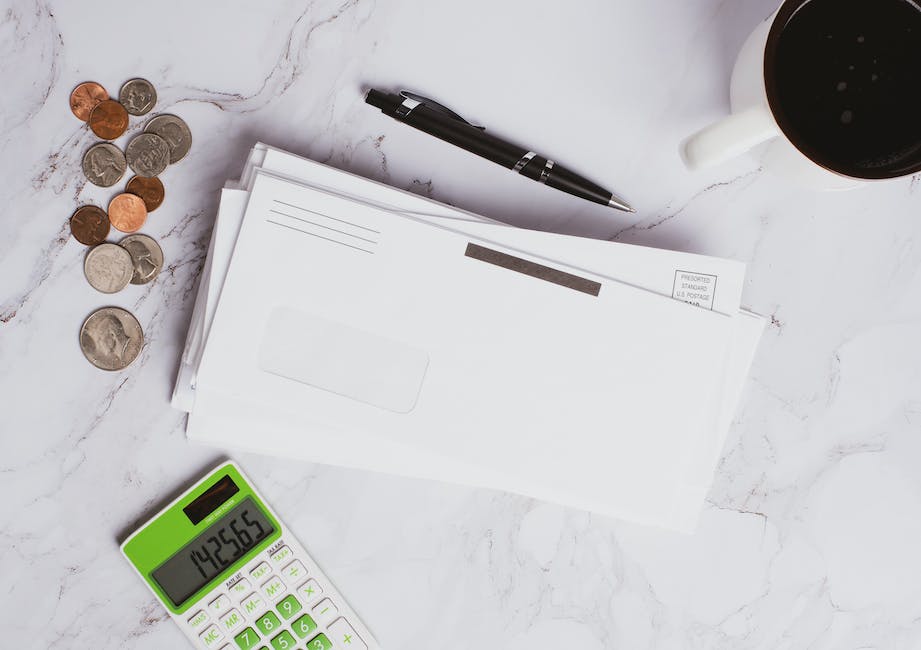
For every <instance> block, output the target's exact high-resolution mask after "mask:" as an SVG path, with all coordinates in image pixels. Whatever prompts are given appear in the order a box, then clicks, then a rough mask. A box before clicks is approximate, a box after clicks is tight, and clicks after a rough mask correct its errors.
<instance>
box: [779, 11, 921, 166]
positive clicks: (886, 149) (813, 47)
mask: <svg viewBox="0 0 921 650" xmlns="http://www.w3.org/2000/svg"><path fill="white" fill-rule="evenodd" d="M919 2H921V0H919ZM789 4H790V3H788V6H789ZM781 11H782V13H781V14H780V16H779V17H778V20H781V19H783V18H784V14H783V11H784V10H781ZM788 13H789V12H788ZM777 29H778V28H777V27H776V26H775V29H774V32H772V35H771V37H770V38H771V39H773V43H772V41H771V40H769V47H768V58H767V59H766V65H765V72H766V80H767V86H768V95H769V99H770V101H771V108H772V110H773V111H774V114H775V116H776V117H777V119H778V122H779V123H780V126H781V128H783V130H784V132H785V133H786V134H787V136H788V137H789V138H790V139H791V140H792V141H793V143H794V144H795V145H796V146H797V147H798V148H799V149H800V150H801V151H803V153H805V154H806V155H807V156H809V157H810V158H812V159H813V160H814V161H815V162H817V163H819V164H821V165H824V166H825V167H828V168H830V169H833V170H835V171H838V172H840V173H843V174H847V175H849V176H857V177H864V178H887V177H892V176H899V175H902V174H907V173H913V172H914V171H917V170H918V169H921V6H919V4H916V3H915V2H913V1H911V0H809V1H808V2H805V3H802V5H801V6H800V7H799V8H798V9H796V10H795V11H794V12H793V13H792V15H790V16H788V17H787V18H786V22H785V24H784V25H783V26H782V29H780V31H777Z"/></svg>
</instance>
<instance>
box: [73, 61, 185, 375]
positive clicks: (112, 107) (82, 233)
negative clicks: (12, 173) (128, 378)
mask: <svg viewBox="0 0 921 650" xmlns="http://www.w3.org/2000/svg"><path fill="white" fill-rule="evenodd" d="M156 102H157V91H156V89H154V87H153V84H151V83H150V82H149V81H147V80H145V79H131V80H129V81H127V82H125V84H124V85H122V87H121V90H120V91H119V93H118V100H114V99H111V98H110V97H109V94H108V92H106V89H105V88H103V87H102V86H101V85H100V84H98V83H96V82H93V81H88V82H85V83H81V84H80V85H78V86H77V87H76V88H74V90H73V92H72V93H71V95H70V110H71V111H72V112H73V114H74V115H75V116H76V117H77V119H79V120H82V121H84V122H86V123H87V124H88V126H89V128H90V130H92V132H93V133H94V134H96V136H98V137H99V138H101V139H102V140H115V139H117V138H119V137H121V136H122V135H123V134H124V133H125V131H126V130H127V128H128V121H129V116H132V115H133V116H140V115H146V114H147V113H149V112H150V111H151V109H153V107H154V105H155V104H156ZM191 146H192V134H191V132H190V131H189V127H188V126H187V125H186V123H185V122H184V121H183V120H182V119H180V118H179V117H176V116H175V115H167V114H163V115H157V116H155V117H153V118H152V119H151V120H149V121H148V122H147V124H146V125H145V127H144V132H143V133H141V134H139V135H136V136H135V137H134V138H132V139H131V141H130V142H128V146H127V147H125V151H124V153H123V152H122V150H121V149H119V148H118V147H117V146H116V145H114V144H112V142H97V143H96V144H94V145H93V146H91V147H90V148H89V149H88V150H87V151H86V153H85V154H84V155H83V165H82V166H83V174H84V176H86V179H87V180H88V181H89V182H90V183H92V184H94V185H98V186H100V187H112V186H113V185H115V184H116V183H117V182H118V181H119V180H121V178H122V177H123V176H124V174H125V171H126V170H127V168H129V167H130V168H131V170H132V171H133V172H134V174H135V176H133V177H132V178H131V179H130V180H129V181H128V183H127V185H126V187H125V191H124V192H122V193H120V194H117V195H116V196H114V197H112V199H111V200H110V201H109V204H108V208H107V210H103V209H102V208H100V207H97V206H95V205H83V206H80V207H79V208H77V210H76V211H75V212H74V213H73V215H72V216H71V218H70V230H71V233H72V234H73V236H74V239H76V240H77V241H79V242H80V243H81V244H85V245H87V246H91V247H92V248H90V250H89V252H88V253H87V255H86V259H85V261H84V264H83V271H84V274H85V275H86V279H87V281H88V282H89V283H90V285H91V286H92V287H93V288H94V289H96V290H97V291H100V292H102V293H106V294H111V293H116V292H118V291H121V290H122V289H124V288H125V287H126V286H128V285H129V284H147V283H148V282H150V281H152V280H153V279H154V278H155V277H156V276H157V274H158V273H159V272H160V269H161V268H163V251H162V249H161V248H160V245H159V244H158V243H157V242H156V240H154V239H153V238H152V237H148V236H147V235H142V234H129V235H128V236H127V237H124V238H123V239H122V240H121V241H119V242H117V243H110V242H107V241H106V239H107V238H108V236H109V232H110V230H111V228H115V229H116V230H118V231H121V232H123V233H136V232H137V231H138V230H140V229H141V227H142V226H143V225H144V223H145V222H146V220H147V215H148V214H149V213H151V212H153V211H154V210H156V209H157V208H158V207H160V205H161V204H162V203H163V199H164V197H165V189H164V187H163V183H162V181H161V180H160V179H159V178H158V177H159V175H160V174H161V173H162V172H163V171H164V170H165V169H166V168H167V167H168V166H169V165H171V164H173V163H176V162H178V161H179V160H181V159H182V158H183V157H184V156H185V155H186V154H187V153H188V152H189V149H190V148H191ZM143 342H144V334H143V331H142V330H141V326H140V323H138V320H137V319H136V318H135V317H134V316H133V315H132V314H130V313H129V312H127V311H125V310H124V309H119V308H117V307H105V308H103V309H99V310H97V311H95V312H93V313H92V314H90V316H89V317H88V318H87V319H86V321H85V322H84V323H83V327H82V328H81V330H80V347H81V349H82V350H83V354H84V356H86V358H87V359H88V360H89V361H90V363H92V364H93V365H95V366H96V367H98V368H102V369H103V370H121V369H122V368H125V367H127V366H128V365H129V364H130V363H131V362H132V361H134V359H135V358H136V357H137V355H138V353H139V352H140V350H141V347H142V345H143Z"/></svg>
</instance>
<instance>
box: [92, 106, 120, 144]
mask: <svg viewBox="0 0 921 650" xmlns="http://www.w3.org/2000/svg"><path fill="white" fill-rule="evenodd" d="M90 128H91V129H93V133H95V134H96V135H98V136H99V137H100V138H102V139H103V140H114V139H115V138H117V137H118V136H120V135H121V134H122V133H124V132H125V129H127V128H128V111H126V110H125V107H124V106H122V105H121V104H119V103H118V102H117V101H115V100H114V99H106V100H103V101H101V102H99V103H98V104H96V106H95V107H94V108H93V110H91V111H90Z"/></svg>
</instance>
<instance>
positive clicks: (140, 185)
mask: <svg viewBox="0 0 921 650" xmlns="http://www.w3.org/2000/svg"><path fill="white" fill-rule="evenodd" d="M125 191H126V192H128V193H129V194H136V195H138V196H139V197H141V199H142V200H143V201H144V207H146V208H147V211H148V212H153V211H154V210H156V209H157V208H159V207H160V204H161V203H163V197H164V196H165V195H166V190H164V189H163V183H162V182H161V181H160V179H159V178H157V177H156V176H151V177H150V178H146V177H144V176H135V177H134V178H132V179H131V180H130V181H128V186H127V187H126V188H125Z"/></svg>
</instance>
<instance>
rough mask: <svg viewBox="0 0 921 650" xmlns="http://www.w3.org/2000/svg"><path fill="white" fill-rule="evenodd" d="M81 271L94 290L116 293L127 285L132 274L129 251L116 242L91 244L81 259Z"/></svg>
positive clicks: (132, 267) (132, 266) (132, 264)
mask: <svg viewBox="0 0 921 650" xmlns="http://www.w3.org/2000/svg"><path fill="white" fill-rule="evenodd" d="M83 273H84V274H85V275H86V280H87V282H89V283H90V286H92V287H93V288H94V289H96V291H101V292H102V293H116V292H117V291H121V290H122V289H124V288H125V287H127V286H128V283H129V282H131V278H132V277H133V276H134V263H133V262H132V261H131V253H129V252H128V250H127V249H125V248H122V247H121V246H119V245H118V244H99V246H93V248H91V249H90V252H89V253H87V254H86V259H85V260H84V261H83Z"/></svg>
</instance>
